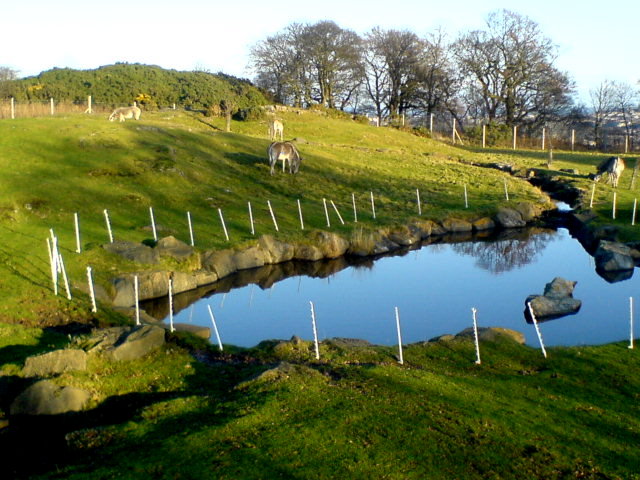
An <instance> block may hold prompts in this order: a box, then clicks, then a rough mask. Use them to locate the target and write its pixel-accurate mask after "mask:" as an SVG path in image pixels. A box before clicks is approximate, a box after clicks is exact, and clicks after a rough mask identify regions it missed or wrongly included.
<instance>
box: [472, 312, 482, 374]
mask: <svg viewBox="0 0 640 480" xmlns="http://www.w3.org/2000/svg"><path fill="white" fill-rule="evenodd" d="M476 313H477V310H476V309H475V308H472V309H471V314H472V315H473V336H474V338H475V340H476V364H478V365H480V363H481V362H480V340H479V339H478V322H477V320H476Z"/></svg>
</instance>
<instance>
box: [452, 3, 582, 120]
mask: <svg viewBox="0 0 640 480" xmlns="http://www.w3.org/2000/svg"><path fill="white" fill-rule="evenodd" d="M555 50H556V49H555V47H554V45H553V44H552V43H551V40H549V39H548V38H546V37H545V36H543V35H542V32H541V31H540V29H539V27H538V24H537V23H535V22H534V21H532V20H530V19H529V18H527V17H524V16H522V15H519V14H517V13H514V12H511V11H509V10H499V11H495V12H492V13H490V14H489V17H488V19H487V29H486V30H476V31H472V32H468V33H465V34H462V35H461V36H460V37H459V38H458V40H457V41H456V42H455V44H454V48H453V51H454V54H455V58H456V60H457V62H458V65H459V68H460V70H461V72H462V73H463V74H464V75H465V77H466V86H467V88H468V89H469V90H472V91H475V93H474V96H475V97H477V98H478V99H480V100H481V102H482V107H483V110H484V112H485V115H486V117H487V118H488V119H489V120H490V121H492V120H495V119H498V118H502V119H504V121H505V123H507V124H508V125H516V124H521V123H523V122H525V121H526V120H527V119H530V118H531V116H532V115H533V116H535V117H539V116H540V115H541V113H542V112H543V113H544V115H550V114H552V113H557V112H558V111H560V110H562V109H566V108H567V107H569V106H570V104H571V96H570V94H571V92H572V90H573V84H572V82H571V81H570V79H569V77H568V75H567V74H564V73H562V72H560V71H558V70H557V69H556V68H555V67H554V62H555Z"/></svg>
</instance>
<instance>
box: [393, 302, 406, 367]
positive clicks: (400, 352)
mask: <svg viewBox="0 0 640 480" xmlns="http://www.w3.org/2000/svg"><path fill="white" fill-rule="evenodd" d="M395 311H396V330H397V332H398V355H399V360H400V365H404V358H403V356H402V333H401V331H400V314H399V313H398V307H395Z"/></svg>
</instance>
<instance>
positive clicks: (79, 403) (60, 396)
mask: <svg viewBox="0 0 640 480" xmlns="http://www.w3.org/2000/svg"><path fill="white" fill-rule="evenodd" d="M89 398H90V394H89V392H86V391H84V390H80V389H79V388H74V387H61V386H59V385H56V384H54V383H53V382H51V381H49V380H41V381H39V382H36V383H34V384H33V385H31V386H30V387H29V388H27V389H26V390H25V391H23V392H22V393H21V394H20V395H18V396H17V397H16V399H15V400H14V401H13V403H12V404H11V408H10V413H11V415H59V414H62V413H68V412H78V411H80V410H82V409H83V408H84V406H85V404H86V403H87V401H88V400H89Z"/></svg>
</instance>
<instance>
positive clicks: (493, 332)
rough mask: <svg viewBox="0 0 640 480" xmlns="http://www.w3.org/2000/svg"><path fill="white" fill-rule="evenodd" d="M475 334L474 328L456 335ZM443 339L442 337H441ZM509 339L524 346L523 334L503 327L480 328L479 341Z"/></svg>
mask: <svg viewBox="0 0 640 480" xmlns="http://www.w3.org/2000/svg"><path fill="white" fill-rule="evenodd" d="M474 336H475V333H474V331H473V328H472V327H469V328H465V329H464V330H462V331H461V332H460V333H458V334H456V337H458V338H467V337H472V338H473V337H474ZM440 338H442V337H440ZM503 338H507V339H509V340H513V341H514V342H517V343H519V344H521V345H524V342H525V338H524V334H523V333H522V332H517V331H516V330H511V329H509V328H501V327H479V328H478V340H481V341H484V342H495V341H498V340H500V339H503Z"/></svg>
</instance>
